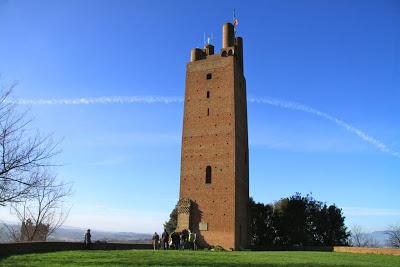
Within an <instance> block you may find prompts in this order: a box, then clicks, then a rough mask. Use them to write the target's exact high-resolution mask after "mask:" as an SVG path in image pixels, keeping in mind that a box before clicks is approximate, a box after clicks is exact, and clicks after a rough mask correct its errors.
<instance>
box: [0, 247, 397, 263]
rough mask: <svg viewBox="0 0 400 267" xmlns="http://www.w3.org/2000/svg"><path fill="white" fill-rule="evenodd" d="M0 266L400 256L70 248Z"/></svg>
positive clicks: (8, 260) (367, 260)
mask: <svg viewBox="0 0 400 267" xmlns="http://www.w3.org/2000/svg"><path fill="white" fill-rule="evenodd" d="M0 266H13V267H16V266H293V267H300V266H302V267H305V266H321V267H327V266H343V267H344V266H346V267H347V266H349V267H352V266H360V267H361V266H363V267H365V266H375V267H379V266H382V267H384V266H385V267H389V266H400V256H389V255H373V254H351V253H334V252H209V251H195V252H193V251H151V250H129V251H69V252H54V253H42V254H29V255H18V256H11V257H8V258H5V259H2V260H0Z"/></svg>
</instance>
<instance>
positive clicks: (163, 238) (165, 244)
mask: <svg viewBox="0 0 400 267" xmlns="http://www.w3.org/2000/svg"><path fill="white" fill-rule="evenodd" d="M168 239H169V234H168V232H167V230H165V229H164V232H163V233H162V235H161V245H162V248H163V249H164V250H166V249H168V241H169V240H168Z"/></svg>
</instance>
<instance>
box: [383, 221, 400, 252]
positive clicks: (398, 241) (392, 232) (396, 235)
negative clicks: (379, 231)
mask: <svg viewBox="0 0 400 267" xmlns="http://www.w3.org/2000/svg"><path fill="white" fill-rule="evenodd" d="M385 234H386V235H387V236H388V240H387V242H388V245H389V246H391V247H395V248H400V225H391V226H389V228H388V229H387V230H386V231H385Z"/></svg>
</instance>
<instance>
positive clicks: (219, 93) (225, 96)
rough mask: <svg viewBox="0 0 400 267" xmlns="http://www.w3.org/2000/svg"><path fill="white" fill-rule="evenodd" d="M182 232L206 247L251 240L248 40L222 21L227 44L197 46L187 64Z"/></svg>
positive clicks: (230, 245) (242, 244) (237, 246)
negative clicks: (245, 50)
mask: <svg viewBox="0 0 400 267" xmlns="http://www.w3.org/2000/svg"><path fill="white" fill-rule="evenodd" d="M184 105H185V107H184V118H183V133H182V152H181V177H180V201H179V205H178V231H181V230H183V229H190V230H191V231H194V232H196V233H197V237H198V241H199V243H200V244H201V245H203V246H207V245H214V246H215V245H220V246H222V247H224V248H225V249H234V250H237V249H240V248H244V247H246V245H247V239H248V231H247V224H248V199H249V153H248V150H249V149H248V141H247V139H248V138H247V132H248V131H247V103H246V80H245V78H244V74H243V40H242V38H241V37H235V29H234V26H233V25H232V24H231V23H226V24H225V25H223V36H222V48H221V52H220V54H214V46H213V45H211V44H207V45H206V46H205V47H204V48H203V49H199V48H193V49H192V51H191V58H190V62H189V63H188V64H187V66H186V88H185V103H184Z"/></svg>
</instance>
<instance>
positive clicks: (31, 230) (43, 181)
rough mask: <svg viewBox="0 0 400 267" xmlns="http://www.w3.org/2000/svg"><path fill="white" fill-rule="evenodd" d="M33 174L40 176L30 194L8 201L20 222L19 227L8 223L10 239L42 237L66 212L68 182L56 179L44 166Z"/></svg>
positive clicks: (49, 233)
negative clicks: (15, 200)
mask: <svg viewBox="0 0 400 267" xmlns="http://www.w3.org/2000/svg"><path fill="white" fill-rule="evenodd" d="M35 175H37V176H40V177H38V179H37V180H38V181H40V183H39V185H37V186H35V188H34V189H33V190H32V192H31V198H30V199H27V200H25V201H23V202H16V203H13V204H12V205H11V210H12V213H13V214H15V216H16V218H17V219H18V221H19V222H20V224H21V227H20V229H16V228H12V227H8V232H9V235H10V237H11V239H13V240H14V241H46V240H47V238H48V237H49V236H50V235H51V234H53V233H54V231H56V230H57V229H58V228H59V227H60V226H61V225H62V224H63V223H64V222H65V220H66V219H67V217H68V214H69V208H67V207H66V201H67V199H68V197H69V196H70V195H71V185H70V184H65V183H59V182H57V181H56V177H55V176H54V175H51V174H49V173H48V171H46V170H42V171H41V172H37V173H36V174H35ZM10 228H11V229H10Z"/></svg>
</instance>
